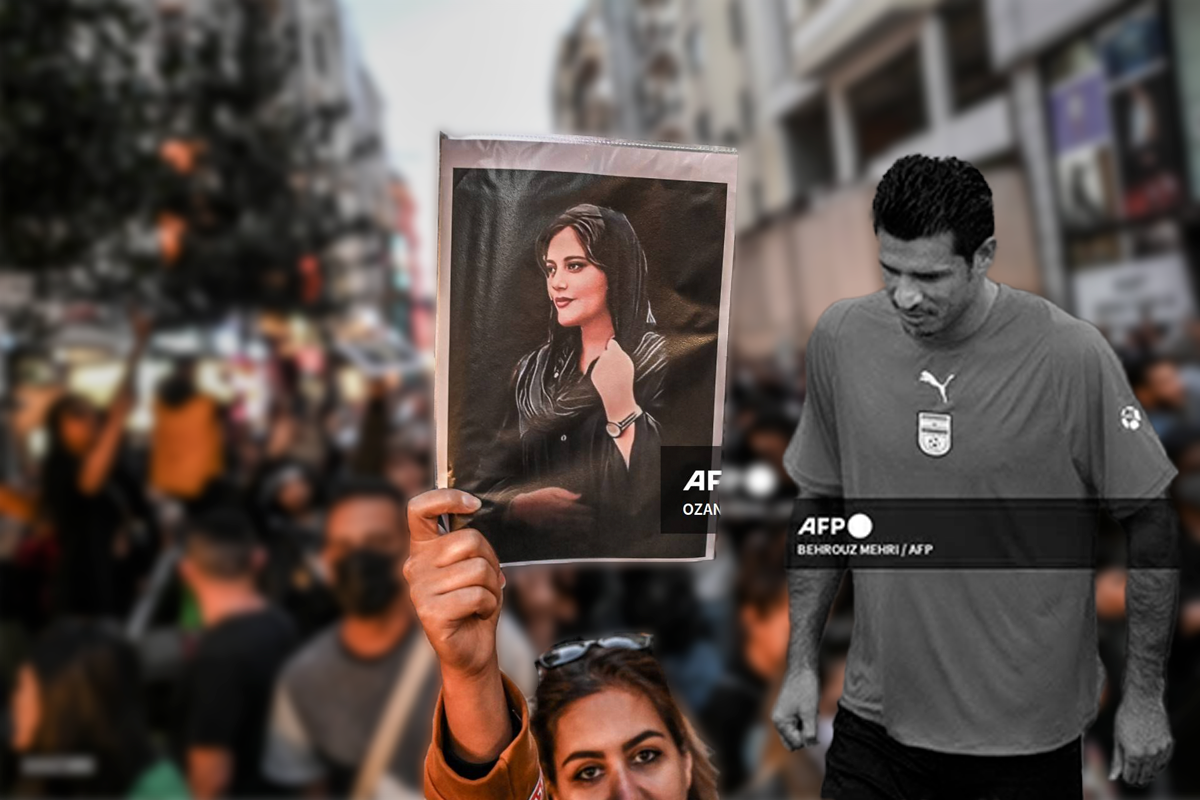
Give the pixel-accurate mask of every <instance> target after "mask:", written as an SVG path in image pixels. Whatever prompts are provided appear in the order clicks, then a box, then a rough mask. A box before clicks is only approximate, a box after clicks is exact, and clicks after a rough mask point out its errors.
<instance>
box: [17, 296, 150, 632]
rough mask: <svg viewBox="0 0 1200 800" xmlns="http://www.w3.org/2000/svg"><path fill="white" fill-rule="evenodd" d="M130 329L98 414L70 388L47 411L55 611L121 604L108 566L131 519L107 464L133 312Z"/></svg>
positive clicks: (116, 430) (129, 401) (124, 392)
mask: <svg viewBox="0 0 1200 800" xmlns="http://www.w3.org/2000/svg"><path fill="white" fill-rule="evenodd" d="M133 329H134V345H133V349H132V350H131V351H130V353H129V356H128V359H127V361H126V364H125V372H124V377H123V379H122V380H121V384H120V388H119V389H118V390H117V395H116V398H115V399H114V400H113V402H112V404H111V405H110V406H109V408H108V411H107V416H106V417H105V418H104V420H103V422H101V417H100V414H99V412H98V411H97V410H96V409H95V408H94V407H93V406H92V405H91V403H89V402H88V401H87V400H86V399H84V398H82V397H79V396H78V395H74V394H66V395H64V396H62V397H60V398H59V399H58V400H57V401H56V402H55V403H54V405H53V406H52V407H51V409H50V412H49V414H48V418H47V429H48V431H47V432H48V436H49V442H50V446H49V450H48V452H47V455H46V460H45V463H44V465H43V467H42V475H41V484H42V492H41V514H42V516H43V518H44V519H46V520H47V521H49V522H50V524H51V526H52V527H53V529H54V535H55V536H56V538H57V541H58V546H59V559H58V563H57V566H56V567H55V571H54V576H53V579H52V582H53V588H52V594H53V597H54V601H53V605H54V607H55V610H56V611H57V613H59V614H69V615H73V616H87V617H111V616H115V615H117V614H119V613H120V612H121V610H122V609H121V607H120V606H121V602H120V586H119V584H120V581H119V580H117V577H116V573H117V572H118V569H119V563H120V562H122V561H124V560H125V558H126V557H127V555H128V553H129V551H130V549H131V541H130V538H131V536H132V531H131V522H132V519H131V514H130V510H129V509H130V501H129V496H128V493H127V492H123V491H122V486H123V485H126V484H128V482H126V481H121V480H119V479H118V476H117V475H116V474H115V470H114V466H115V464H116V461H117V455H118V452H119V450H120V447H121V439H122V437H123V435H124V430H125V422H126V420H127V419H128V417H129V413H130V412H131V411H132V410H133V406H134V390H133V383H134V378H135V376H136V374H137V365H138V362H139V360H140V359H141V356H142V352H143V351H144V350H145V347H146V342H147V341H148V339H149V336H150V332H151V325H150V322H149V320H148V319H146V318H142V317H137V318H135V319H134V320H133Z"/></svg>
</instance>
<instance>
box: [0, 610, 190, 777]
mask: <svg viewBox="0 0 1200 800" xmlns="http://www.w3.org/2000/svg"><path fill="white" fill-rule="evenodd" d="M12 710H13V747H14V749H15V750H17V751H18V752H19V753H20V754H21V757H20V767H19V770H18V779H17V781H18V782H17V785H16V786H15V787H14V790H13V791H12V793H11V794H10V796H16V797H89V798H92V797H120V798H128V800H179V799H181V798H187V797H188V796H189V794H188V788H187V785H186V784H185V783H184V781H183V778H182V776H180V774H179V772H178V771H177V770H176V769H175V767H174V766H173V765H172V764H171V762H170V761H169V760H168V759H166V758H164V757H162V756H161V755H160V754H158V753H157V752H156V750H155V748H154V746H153V744H152V742H151V737H150V732H149V730H148V729H147V726H146V718H145V708H144V706H143V701H142V684H141V668H140V665H139V664H138V660H137V656H136V653H135V652H134V650H133V647H132V646H131V645H129V644H128V643H127V642H126V641H125V640H124V639H122V638H121V636H120V635H119V634H118V633H116V632H115V631H114V630H113V629H111V628H109V627H108V626H107V625H106V624H104V623H100V622H97V621H91V620H62V621H59V622H58V623H55V624H54V625H53V626H52V627H51V628H50V629H49V630H48V631H47V632H46V633H45V635H43V636H42V638H41V639H40V640H39V641H38V642H37V644H36V645H35V646H34V649H33V652H32V654H31V656H30V659H29V662H28V663H27V664H26V665H25V666H23V667H22V668H21V670H20V673H19V676H18V678H17V685H16V688H15V691H14V693H13V698H12Z"/></svg>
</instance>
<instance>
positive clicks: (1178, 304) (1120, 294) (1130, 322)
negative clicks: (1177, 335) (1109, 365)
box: [1072, 253, 1195, 341]
mask: <svg viewBox="0 0 1200 800" xmlns="http://www.w3.org/2000/svg"><path fill="white" fill-rule="evenodd" d="M1072 282H1073V284H1074V287H1073V288H1074V292H1075V312H1076V314H1077V315H1078V316H1079V317H1080V318H1082V319H1086V320H1087V321H1089V322H1091V323H1093V324H1095V325H1096V326H1097V327H1099V328H1100V329H1101V330H1103V331H1104V332H1105V333H1106V334H1107V335H1108V336H1109V338H1110V340H1111V341H1120V340H1121V339H1122V338H1123V336H1124V333H1125V332H1126V331H1128V330H1130V329H1132V328H1134V327H1136V326H1138V325H1140V324H1142V323H1143V322H1145V321H1146V320H1150V321H1152V322H1155V323H1159V324H1167V325H1170V324H1173V323H1178V322H1183V321H1185V320H1188V319H1190V318H1192V317H1193V316H1194V315H1195V307H1194V304H1193V302H1192V296H1193V295H1192V287H1191V281H1190V279H1189V278H1188V273H1187V266H1186V265H1185V263H1184V260H1183V256H1182V255H1181V254H1179V253H1166V254H1163V255H1159V256H1154V257H1152V258H1143V259H1138V260H1135V261H1128V262H1124V263H1121V264H1113V265H1110V266H1100V267H1095V268H1091V269H1086V270H1080V271H1079V272H1076V273H1075V274H1074V275H1073V276H1072Z"/></svg>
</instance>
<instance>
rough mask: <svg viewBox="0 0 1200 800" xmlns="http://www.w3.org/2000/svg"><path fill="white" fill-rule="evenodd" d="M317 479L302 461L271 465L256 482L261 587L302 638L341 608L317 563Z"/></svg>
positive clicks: (319, 521) (319, 509) (319, 511)
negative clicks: (262, 564)
mask: <svg viewBox="0 0 1200 800" xmlns="http://www.w3.org/2000/svg"><path fill="white" fill-rule="evenodd" d="M319 485H320V481H319V480H318V478H317V476H316V475H314V474H313V473H312V471H311V470H310V469H309V468H308V467H307V466H305V465H304V464H303V463H301V462H299V461H295V460H290V459H283V460H280V461H278V462H274V463H273V464H271V465H268V467H267V468H266V469H265V470H264V475H263V476H262V478H261V480H260V481H259V482H258V486H257V489H256V491H257V502H256V504H255V506H254V513H253V519H254V523H255V527H256V529H257V531H258V533H259V535H260V537H261V539H262V542H263V544H264V545H265V546H266V552H267V563H266V566H265V568H264V569H263V570H262V572H261V574H260V575H259V585H260V586H261V587H262V589H263V591H264V593H265V594H266V597H267V599H268V600H270V601H271V602H272V603H275V604H276V605H277V606H279V608H281V609H283V610H284V611H286V612H287V613H288V615H289V616H290V617H291V618H292V620H293V621H294V622H295V623H296V625H297V626H298V628H299V631H300V635H301V638H305V639H306V638H308V636H309V635H310V634H313V633H316V632H317V631H318V630H320V629H322V628H324V627H325V626H326V625H329V624H330V623H332V622H333V621H334V620H336V619H337V617H338V614H339V608H338V604H337V600H336V599H335V598H334V596H333V593H332V591H331V590H330V588H329V586H328V585H327V584H326V583H325V580H324V576H323V574H322V570H321V569H320V567H319V565H318V553H319V552H320V549H321V539H322V537H321V525H322V519H321V518H322V500H321V497H320V492H319V491H318V487H319Z"/></svg>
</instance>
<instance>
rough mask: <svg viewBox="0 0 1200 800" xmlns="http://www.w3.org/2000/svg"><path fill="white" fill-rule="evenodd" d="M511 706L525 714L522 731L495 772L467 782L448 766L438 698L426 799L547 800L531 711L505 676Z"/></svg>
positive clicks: (427, 774)
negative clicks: (532, 727) (532, 730)
mask: <svg viewBox="0 0 1200 800" xmlns="http://www.w3.org/2000/svg"><path fill="white" fill-rule="evenodd" d="M504 691H505V694H507V695H508V703H509V705H510V706H511V707H512V708H513V709H514V710H517V709H519V710H520V712H521V730H519V731H518V732H517V735H516V738H514V739H513V740H512V742H511V743H510V744H509V745H508V747H506V748H505V749H504V752H503V753H501V754H500V759H499V761H497V762H496V765H495V766H494V767H492V771H491V772H489V773H488V774H487V775H485V776H484V777H482V778H479V779H477V780H467V779H466V778H463V777H462V776H460V775H459V774H458V773H456V772H455V771H454V770H453V769H451V768H450V766H449V765H448V764H447V763H446V757H445V750H444V749H443V748H444V747H445V711H444V710H443V708H442V697H441V695H440V694H439V695H438V701H437V709H436V710H435V711H434V717H433V742H432V743H431V744H430V745H429V753H428V754H426V756H425V797H427V798H430V800H545V796H546V790H545V786H544V785H543V781H542V768H541V765H540V764H539V763H538V752H537V745H536V744H535V743H534V741H533V734H532V733H531V732H530V730H529V707H528V706H526V705H525V698H524V697H522V696H521V690H520V689H518V688H517V685H516V684H515V683H513V682H512V681H511V680H509V679H508V676H504Z"/></svg>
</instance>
